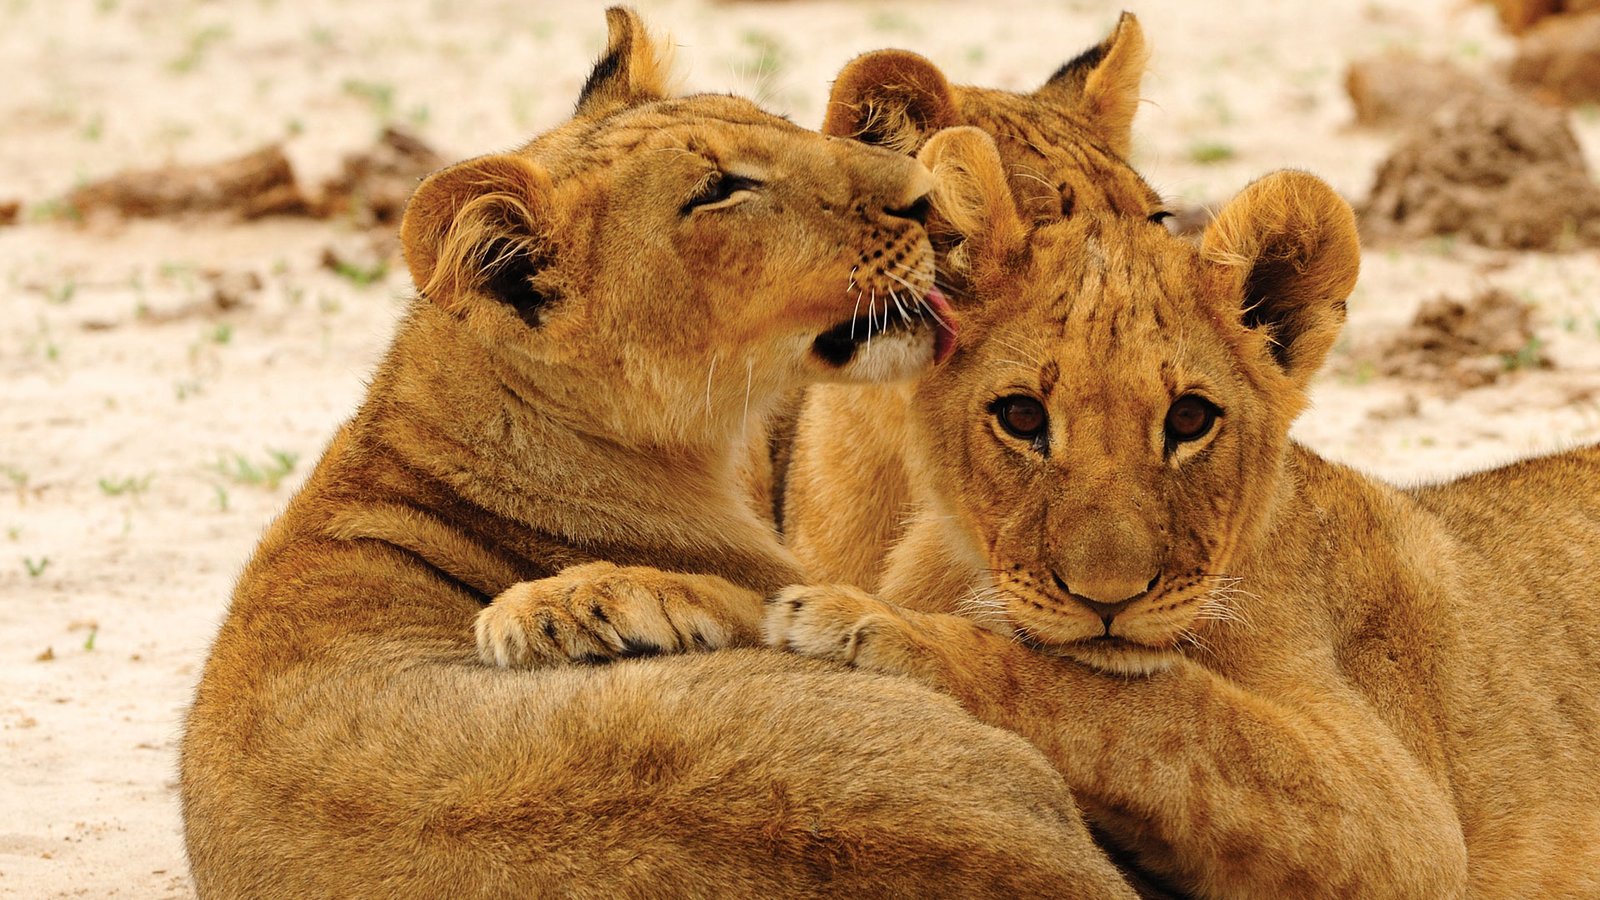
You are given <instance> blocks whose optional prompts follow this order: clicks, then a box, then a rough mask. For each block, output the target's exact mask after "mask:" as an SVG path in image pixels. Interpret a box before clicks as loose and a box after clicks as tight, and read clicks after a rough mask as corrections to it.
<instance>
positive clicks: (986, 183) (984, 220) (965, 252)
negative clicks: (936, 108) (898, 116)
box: [917, 126, 1028, 276]
mask: <svg viewBox="0 0 1600 900" xmlns="http://www.w3.org/2000/svg"><path fill="white" fill-rule="evenodd" d="M917 160H918V161H919V162H921V163H922V164H923V165H924V166H927V167H928V168H929V169H930V170H932V172H933V177H934V188H933V211H934V219H933V221H932V222H930V224H929V229H930V231H932V232H933V233H934V235H935V236H938V235H940V234H952V233H953V234H954V235H955V236H956V237H958V238H960V239H961V244H960V245H959V246H958V247H956V248H955V249H954V250H951V251H950V253H949V255H948V258H947V260H946V265H949V266H950V267H951V268H953V269H956V270H959V271H965V272H967V273H969V274H970V275H973V276H977V275H980V274H983V273H986V272H989V271H992V270H994V269H995V268H999V267H1004V266H1005V265H1006V264H1007V262H1008V261H1009V260H1010V258H1011V257H1012V256H1013V255H1014V254H1015V253H1017V252H1019V251H1020V250H1021V249H1022V248H1023V245H1024V243H1025V242H1026V241H1027V237H1028V228H1027V225H1025V224H1024V223H1023V221H1022V217H1021V215H1019V214H1018V212H1017V203H1016V201H1015V200H1014V199H1013V198H1012V196H1011V185H1010V183H1009V182H1008V181H1007V180H1006V170H1005V165H1004V164H1003V163H1001V161H1000V151H999V150H998V149H996V147H995V144H994V138H992V137H990V136H989V135H988V134H987V133H986V132H984V131H981V130H979V129H977V128H972V127H970V126H967V127H961V128H947V129H945V130H943V131H941V132H939V133H938V134H935V135H934V136H933V137H931V138H929V139H928V143H927V145H926V146H924V147H923V148H922V151H921V152H920V153H918V154H917Z"/></svg>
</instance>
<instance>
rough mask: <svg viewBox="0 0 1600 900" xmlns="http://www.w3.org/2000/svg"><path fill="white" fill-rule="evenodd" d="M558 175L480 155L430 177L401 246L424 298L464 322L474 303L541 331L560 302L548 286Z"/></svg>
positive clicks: (409, 210)
mask: <svg viewBox="0 0 1600 900" xmlns="http://www.w3.org/2000/svg"><path fill="white" fill-rule="evenodd" d="M552 191H553V188H552V186H551V182H550V176H549V175H548V174H547V173H546V172H545V171H544V169H542V168H540V167H539V166H537V165H535V164H533V163H531V162H529V161H528V160H526V159H523V158H522V157H520V156H515V155H511V154H502V155H496V156H480V157H478V158H477V159H469V160H467V161H466V162H463V163H457V164H456V165H453V166H450V167H449V168H446V169H441V170H439V171H438V172H435V173H433V174H432V175H430V176H428V177H427V178H426V179H425V180H424V181H423V182H422V184H421V186H419V187H418V188H417V190H416V193H414V194H412V195H411V200H410V202H408V203H407V204H406V212H405V217H404V218H403V219H402V220H401V222H400V243H401V247H402V249H403V250H404V252H405V257H406V265H407V267H409V268H410V270H411V278H412V281H413V282H415V284H416V286H417V290H418V291H420V292H421V293H422V295H423V296H424V297H427V298H428V299H429V300H431V301H433V302H434V303H436V304H438V305H440V306H442V307H444V308H445V309H447V310H449V311H451V312H452V313H455V314H457V315H461V314H464V313H465V311H466V309H467V308H468V305H469V304H470V303H471V302H472V298H473V297H476V296H480V295H481V296H487V297H489V298H491V299H492V300H494V301H496V302H498V303H503V304H505V305H506V306H507V307H509V308H510V309H511V310H512V311H513V312H515V313H516V314H517V316H518V317H519V318H521V319H522V320H523V321H524V322H526V323H527V324H529V325H530V326H537V325H538V324H539V321H540V316H541V314H542V312H543V311H544V309H545V307H546V306H548V305H549V303H550V302H551V301H553V300H554V299H555V293H554V291H553V290H551V289H550V288H549V287H547V286H544V285H541V279H540V276H541V274H543V273H544V270H545V269H547V268H548V266H549V264H550V262H551V259H552V253H553V247H552V245H551V244H550V242H549V241H548V240H547V238H546V236H547V235H548V234H549V233H550V232H551V231H552V230H553V229H552V228H551V224H552V223H551V194H552Z"/></svg>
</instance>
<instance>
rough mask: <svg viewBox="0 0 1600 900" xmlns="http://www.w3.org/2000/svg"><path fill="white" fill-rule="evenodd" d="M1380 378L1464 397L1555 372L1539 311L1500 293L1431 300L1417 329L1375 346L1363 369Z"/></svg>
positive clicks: (1366, 355)
mask: <svg viewBox="0 0 1600 900" xmlns="http://www.w3.org/2000/svg"><path fill="white" fill-rule="evenodd" d="M1359 364H1360V365H1361V366H1362V367H1367V366H1370V367H1371V368H1372V369H1373V370H1375V371H1376V372H1378V374H1380V375H1386V376H1389V377H1392V378H1405V379H1409V380H1413V381H1425V382H1431V383H1434V384H1436V385H1438V386H1440V387H1443V388H1444V389H1445V390H1446V391H1451V392H1453V391H1459V390H1466V389H1469V388H1475V387H1482V386H1483V385H1487V384H1493V383H1494V382H1496V381H1498V380H1499V379H1500V378H1501V377H1502V376H1504V375H1505V374H1506V373H1508V372H1512V371H1516V370H1519V369H1548V368H1551V362H1550V359H1549V357H1547V356H1546V355H1545V352H1544V346H1543V345H1542V344H1541V343H1540V341H1539V338H1538V336H1537V335H1535V334H1534V330H1533V307H1532V306H1531V305H1529V304H1528V303H1525V302H1523V301H1521V300H1518V299H1517V298H1516V297H1513V296H1512V295H1511V294H1509V293H1507V292H1505V291H1503V290H1500V289H1498V288H1491V289H1489V290H1487V291H1484V292H1483V293H1480V294H1478V295H1477V296H1476V297H1473V298H1472V299H1471V300H1467V301H1461V300H1456V299H1452V298H1450V297H1440V298H1438V299H1435V300H1430V301H1428V302H1427V303H1424V304H1423V305H1422V308H1421V309H1419V310H1417V314H1416V316H1415V317H1414V318H1412V320H1411V324H1410V325H1408V326H1407V327H1406V328H1405V329H1403V330H1401V331H1400V332H1399V333H1397V334H1394V335H1392V336H1390V337H1388V338H1385V339H1383V340H1381V341H1379V342H1377V343H1376V344H1374V345H1373V346H1372V347H1371V348H1370V350H1369V351H1368V352H1367V353H1364V354H1361V360H1360V363H1359Z"/></svg>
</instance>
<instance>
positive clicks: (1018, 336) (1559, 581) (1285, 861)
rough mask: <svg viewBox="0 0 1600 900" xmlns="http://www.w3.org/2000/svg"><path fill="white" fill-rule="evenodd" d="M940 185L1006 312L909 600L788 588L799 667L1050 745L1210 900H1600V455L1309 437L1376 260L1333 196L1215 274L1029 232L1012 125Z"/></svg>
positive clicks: (994, 315)
mask: <svg viewBox="0 0 1600 900" xmlns="http://www.w3.org/2000/svg"><path fill="white" fill-rule="evenodd" d="M922 159H923V160H924V162H927V163H928V164H929V165H930V167H932V168H933V169H934V171H935V173H936V174H938V175H939V176H940V188H939V195H938V197H937V198H936V203H935V205H936V208H937V209H939V210H940V211H942V213H943V214H944V215H945V217H946V218H947V219H949V220H950V221H951V222H953V223H956V224H957V226H958V228H959V230H960V231H961V232H962V233H963V234H964V235H965V236H966V258H967V259H968V260H969V266H970V270H969V272H968V273H967V274H968V276H969V278H970V280H971V283H972V284H973V290H974V293H975V297H974V299H973V301H972V302H971V303H970V304H969V306H968V307H967V309H968V310H969V311H970V312H969V313H968V314H967V315H965V316H963V318H962V321H961V323H960V325H961V342H960V344H961V346H960V347H959V348H958V349H957V350H956V352H955V354H954V356H953V357H952V358H951V360H950V361H949V363H948V364H946V365H944V366H941V367H939V368H937V369H936V370H935V371H933V372H932V373H930V374H929V375H927V376H925V377H924V378H923V379H922V380H921V381H920V383H919V384H918V387H917V391H916V397H915V400H914V406H915V408H916V417H915V421H916V434H915V439H914V440H913V441H912V442H911V443H912V445H913V447H914V448H915V449H914V451H913V456H914V459H913V468H914V471H915V472H916V480H917V484H918V487H919V489H920V490H921V500H922V502H923V507H922V512H921V514H920V516H919V518H918V519H917V521H916V522H915V523H914V524H913V525H912V526H911V527H910V530H909V533H908V535H907V538H906V541H905V543H904V544H903V545H902V548H903V549H904V548H909V549H907V551H906V552H900V551H899V550H897V552H896V554H894V555H893V556H891V560H890V563H889V567H888V571H887V572H886V574H885V576H884V579H883V587H882V589H881V592H880V596H881V597H882V598H884V600H888V601H893V602H894V603H898V604H900V605H899V606H896V605H892V604H891V603H888V602H883V600H879V599H874V598H873V597H870V596H868V595H866V594H864V593H862V592H861V591H859V590H856V589H853V588H847V587H796V588H791V589H789V590H788V591H786V592H785V593H784V594H783V595H782V596H781V597H780V598H779V600H778V601H777V602H775V603H773V604H772V605H771V606H770V608H769V612H768V617H767V620H766V623H765V629H766V636H767V640H768V642H769V643H770V644H772V645H774V646H779V647H786V648H789V649H791V650H794V651H796V652H799V653H802V654H805V655H808V656H813V657H819V658H823V659H831V660H837V661H841V662H845V663H848V664H850V665H852V666H855V667H856V668H858V669H863V670H870V671H874V672H887V673H894V674H901V675H909V676H912V677H913V678H915V679H918V680H920V681H922V682H923V683H925V684H929V685H933V686H936V687H938V688H939V689H941V690H943V691H945V692H948V693H949V694H951V695H952V696H954V697H955V698H957V699H958V700H960V701H961V703H962V705H963V706H965V707H966V708H967V709H969V710H971V711H972V712H973V713H974V714H975V715H976V716H977V717H978V718H979V719H981V720H982V721H985V722H988V723H990V724H994V725H998V726H1001V727H1004V728H1007V729H1010V730H1013V731H1015V732H1017V733H1019V734H1021V735H1023V736H1025V737H1027V738H1028V739H1029V740H1030V741H1031V742H1032V743H1034V744H1035V745H1036V746H1038V747H1039V748H1040V749H1041V750H1043V751H1044V753H1045V754H1046V755H1047V756H1048V757H1049V758H1050V759H1051V760H1052V761H1053V762H1054V763H1055V765H1056V766H1057V767H1058V769H1059V770H1060V771H1061V772H1062V774H1063V775H1064V776H1065V778H1066V780H1067V782H1068V784H1070V785H1071V786H1072V788H1073V790H1074V792H1075V794H1076V796H1077V797H1078V799H1079V801H1080V802H1081V803H1082V804H1083V806H1084V808H1085V811H1086V813H1087V814H1089V815H1090V817H1091V818H1092V819H1093V820H1095V821H1097V822H1098V823H1099V824H1100V825H1101V826H1102V827H1103V828H1104V829H1105V830H1106V832H1107V833H1108V834H1109V835H1110V837H1111V840H1112V842H1113V843H1114V844H1116V845H1118V846H1119V847H1120V848H1121V849H1123V850H1124V851H1127V852H1129V853H1131V854H1132V855H1133V856H1134V857H1135V858H1136V859H1138V860H1139V862H1140V864H1141V865H1142V866H1143V867H1144V868H1146V869H1148V870H1150V871H1152V872H1155V873H1158V874H1159V875H1160V876H1162V877H1163V878H1165V879H1166V880H1167V881H1168V882H1169V883H1170V884H1171V885H1172V886H1173V887H1175V888H1177V889H1179V890H1182V891H1185V892H1190V893H1194V894H1197V895H1201V896H1216V897H1285V896H1294V897H1312V896H1328V897H1334V896H1360V897H1383V896H1403V897H1459V896H1467V895H1470V896H1474V897H1535V896H1537V897H1555V896H1562V897H1573V896H1596V895H1597V894H1600V753H1597V751H1596V748H1597V747H1600V690H1597V688H1596V685H1597V684H1600V449H1596V448H1585V449H1581V450H1574V451H1570V452H1565V453H1559V454H1554V455H1551V456H1546V457H1543V458H1538V459H1532V460H1527V461H1524V462H1520V463H1516V464H1514V465H1510V466H1507V467H1505V468H1502V469H1497V470H1494V471H1489V472H1483V473H1479V474H1476V475H1471V476H1468V477H1465V478H1461V479H1458V480H1455V481H1451V482H1447V483H1444V484H1439V485H1435V486H1429V487H1421V488H1415V489H1409V490H1401V489H1397V488H1394V487H1391V486H1389V485H1386V484H1383V483H1381V482H1378V481H1376V480H1374V479H1371V478H1367V477H1365V476H1362V475H1360V474H1358V473H1356V472H1354V471H1352V470H1350V469H1348V468H1346V467H1344V466H1341V465H1337V464H1334V463H1331V462H1328V461H1325V460H1323V459H1322V458H1320V457H1319V456H1317V455H1316V454H1315V453H1313V452H1312V451H1310V450H1308V449H1306V448H1304V447H1301V446H1299V445H1298V444H1295V443H1294V442H1293V441H1291V440H1290V439H1289V437H1288V432H1289V426H1290V424H1291V423H1292V422H1293V420H1294V419H1295V417H1296V416H1297V415H1299V414H1300V412H1301V411H1302V409H1303V408H1304V407H1305V405H1306V390H1307V384H1308V382H1309V380H1310V379H1311V377H1312V375H1313V374H1314V373H1315V372H1316V371H1317V369H1318V368H1319V366H1320V365H1321V363H1322V361H1323V358H1324V356H1325V355H1326V354H1327V352H1328V350H1329V348H1330V347H1332V345H1333V342H1334V339H1335V337H1336V336H1337V334H1338V331H1339V329H1340V326H1341V324H1342V322H1343V319H1344V303H1345V298H1346V297H1347V296H1348V295H1349V293H1350V291H1351V288H1352V287H1353V285H1354V284H1355V280H1356V274H1357V268H1358V255H1359V249H1358V246H1357V240H1356V231H1355V221H1354V217H1353V216H1352V214H1351V212H1350V209H1349V207H1348V206H1347V205H1346V204H1345V202H1344V201H1343V200H1341V199H1340V198H1339V197H1338V196H1337V195H1336V194H1334V192H1333V191H1332V190H1331V189H1330V188H1329V187H1328V186H1327V185H1325V184H1324V183H1322V182H1321V181H1318V180H1317V179H1315V178H1313V177H1312V176H1310V175H1306V174H1304V173H1299V172H1280V173H1277V174H1274V175H1269V176H1267V177H1266V178H1263V179H1261V180H1260V181H1257V182H1255V183H1254V184H1252V185H1250V186H1249V187H1248V188H1246V189H1245V191H1244V192H1243V193H1241V194H1240V195H1239V196H1238V197H1237V198H1236V199H1235V200H1233V202H1232V203H1230V204H1229V205H1228V206H1227V207H1226V208H1225V209H1223V210H1222V212H1221V214H1220V215H1219V216H1218V217H1217V219H1216V220H1215V221H1214V222H1213V223H1212V224H1211V226H1210V227H1209V228H1208V229H1207V230H1206V232H1205V234H1204V237H1203V240H1202V241H1201V244H1200V246H1199V247H1195V246H1193V245H1191V244H1190V243H1188V242H1186V241H1183V240H1180V239H1178V238H1175V237H1172V236H1170V235H1169V234H1167V232H1166V231H1165V230H1164V229H1162V228H1159V227H1156V226H1153V225H1149V224H1146V223H1143V222H1138V221H1130V220H1128V219H1126V218H1116V217H1110V216H1084V217H1074V218H1073V219H1071V220H1069V221H1064V222H1061V223H1059V224H1049V225H1044V226H1041V227H1038V228H1036V229H1032V230H1030V229H1028V228H1026V227H1025V226H1024V225H1023V224H1022V223H1021V222H1020V221H1019V220H1018V216H1017V212H1016V209H1015V207H1014V206H1013V205H1012V203H1011V199H1010V194H1009V192H1008V191H1007V189H1006V185H1005V180H1004V172H1003V170H1002V169H1001V168H1000V164H999V158H998V156H997V155H996V153H995V149H994V146H993V143H992V142H991V141H990V140H989V138H988V137H986V136H985V135H983V134H982V133H981V132H976V131H972V130H970V129H956V130H951V131H947V132H944V133H941V134H940V135H938V136H936V137H935V138H934V140H933V141H932V142H930V144H929V145H928V147H927V148H925V149H924V151H923V153H922ZM963 599H965V600H966V601H967V602H966V603H965V604H964V605H961V604H959V601H962V600H963ZM958 605H960V608H961V609H962V610H963V611H964V612H967V613H969V617H958V616H954V615H947V614H942V613H939V612H918V611H913V610H912V609H908V608H906V607H915V608H919V609H922V610H938V609H955V608H957V607H958ZM974 619H976V620H978V621H977V622H975V621H974ZM980 623H981V624H980Z"/></svg>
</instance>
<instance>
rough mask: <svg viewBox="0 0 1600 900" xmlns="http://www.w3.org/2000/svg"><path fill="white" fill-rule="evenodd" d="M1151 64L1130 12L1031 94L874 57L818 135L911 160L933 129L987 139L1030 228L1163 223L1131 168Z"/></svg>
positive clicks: (862, 63) (917, 60)
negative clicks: (1086, 222)
mask: <svg viewBox="0 0 1600 900" xmlns="http://www.w3.org/2000/svg"><path fill="white" fill-rule="evenodd" d="M1147 56H1148V54H1147V53H1146V50H1145V42H1144V32H1143V31H1142V29H1141V28H1140V27H1139V20H1138V19H1137V18H1135V17H1134V15H1133V14H1132V13H1123V14H1122V18H1121V19H1120V20H1119V21H1118V22H1117V26H1116V28H1115V29H1114V30H1113V31H1112V32H1111V34H1110V35H1108V36H1107V37H1106V38H1105V40H1103V41H1101V42H1100V43H1099V44H1096V45H1095V46H1093V47H1090V48H1089V49H1087V50H1085V51H1084V52H1082V53H1080V54H1078V56H1076V57H1075V58H1073V59H1072V60H1071V61H1070V62H1068V63H1066V64H1065V65H1063V66H1062V67H1061V68H1060V69H1058V70H1057V71H1056V73H1055V74H1054V75H1052V76H1051V77H1050V79H1049V80H1048V81H1046V82H1045V83H1044V85H1043V86H1042V87H1040V88H1039V89H1038V90H1035V91H1032V92H1029V93H1014V92H1011V91H1003V90H995V89H992V88H977V87H966V86H960V85H952V84H950V83H949V81H947V80H946V78H945V76H944V73H943V72H941V71H940V70H939V69H938V67H936V66H935V65H934V64H933V63H931V62H929V61H928V60H927V59H924V58H923V57H921V56H918V55H917V54H915V53H911V52H909V51H906V50H879V51H876V52H872V53H867V54H864V55H862V56H858V57H856V58H855V59H854V60H852V61H851V62H850V63H848V64H847V65H846V66H845V67H844V69H843V70H842V71H841V72H840V73H839V77H838V78H837V79H835V80H834V83H833V91H832V93H831V95H830V96H829V99H828V111H827V116H826V118H825V120H824V121H823V125H822V130H823V133H825V134H832V135H839V136H841V137H851V138H855V139H856V140H860V141H864V142H866V143H869V144H876V145H878V146H882V147H887V148H889V149H891V150H896V151H898V152H901V153H916V152H917V151H918V150H920V149H921V148H922V146H923V145H924V144H925V143H926V142H927V141H928V139H929V138H930V137H932V136H933V134H934V133H935V132H937V131H939V130H940V129H942V128H950V127H955V126H960V125H971V126H974V127H976V128H979V129H982V130H983V131H985V132H988V133H989V135H990V136H992V137H993V138H994V139H995V141H996V143H997V145H998V147H999V150H1000V158H1001V160H1002V161H1003V163H1004V165H1005V171H1006V180H1007V183H1008V184H1009V185H1010V188H1011V192H1012V195H1013V196H1014V197H1015V198H1016V202H1017V205H1018V207H1019V208H1020V209H1021V210H1022V213H1023V215H1024V217H1025V218H1026V219H1028V220H1031V221H1036V222H1046V221H1054V220H1056V219H1060V218H1063V217H1066V216H1070V215H1072V214H1073V213H1075V212H1106V211H1109V212H1114V213H1117V214H1120V215H1126V216H1133V217H1136V218H1141V219H1143V218H1146V217H1150V216H1155V217H1157V218H1158V219H1159V218H1161V217H1163V216H1165V215H1166V212H1165V210H1164V209H1163V207H1162V203H1161V198H1160V197H1159V196H1158V195H1157V194H1156V193H1155V191H1153V190H1151V188H1150V186H1149V185H1147V184H1145V182H1144V180H1143V179H1142V178H1140V177H1139V174H1138V173H1137V172H1135V171H1134V170H1133V169H1132V167H1130V166H1129V165H1128V163H1127V157H1128V152H1129V149H1130V147H1131V145H1132V141H1133V115H1134V112H1135V111H1136V110H1137V109H1138V106H1139V83H1140V80H1141V79H1142V78H1143V76H1144V69H1145V63H1146V60H1147Z"/></svg>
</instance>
